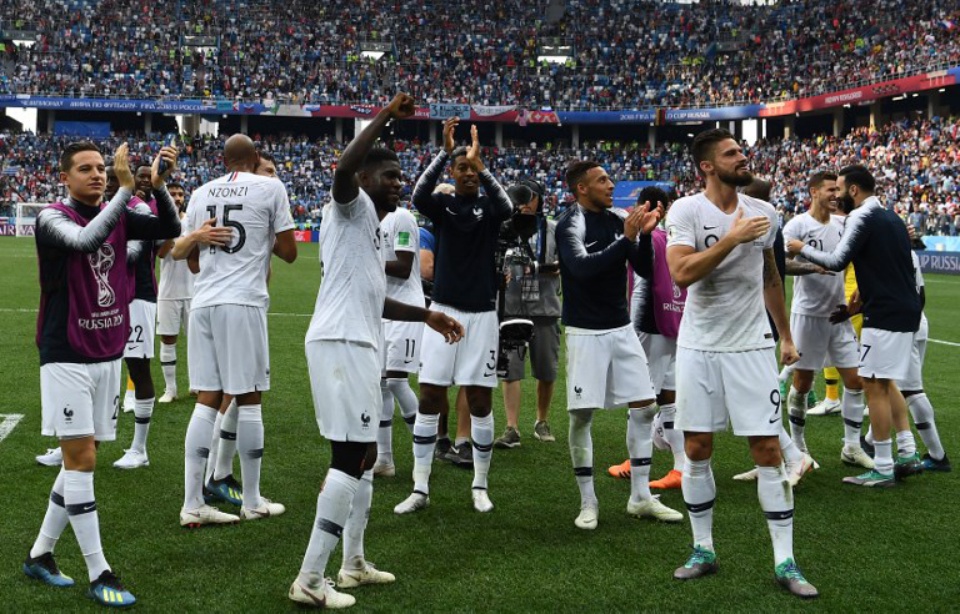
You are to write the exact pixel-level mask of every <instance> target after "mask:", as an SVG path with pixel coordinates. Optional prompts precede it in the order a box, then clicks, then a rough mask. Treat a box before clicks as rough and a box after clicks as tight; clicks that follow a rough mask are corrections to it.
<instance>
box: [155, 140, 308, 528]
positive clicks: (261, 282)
mask: <svg viewBox="0 0 960 614" xmlns="http://www.w3.org/2000/svg"><path fill="white" fill-rule="evenodd" d="M223 158H224V163H225V164H226V166H227V169H228V171H229V174H227V175H224V176H223V177H220V178H219V179H216V180H214V181H211V182H208V183H206V184H204V185H202V186H201V187H200V188H198V189H197V190H196V191H194V193H193V194H192V195H191V197H190V204H189V205H188V206H187V224H188V227H189V228H190V230H191V231H193V230H194V229H202V228H204V227H209V226H210V225H211V224H213V223H214V222H211V221H210V220H211V218H215V220H216V222H215V223H216V225H218V226H223V227H225V228H229V229H230V230H231V237H230V240H229V242H228V243H227V244H226V245H223V246H221V247H216V246H209V247H200V246H199V245H198V244H197V243H196V242H195V241H194V240H193V235H192V234H189V235H187V236H185V237H183V238H181V239H180V240H179V241H177V242H176V244H175V245H174V247H173V256H174V258H176V259H183V258H188V259H189V260H190V261H191V270H196V269H197V268H198V269H199V273H198V274H197V277H196V279H195V281H194V296H193V302H192V304H191V308H190V309H191V310H190V336H189V337H188V339H187V342H188V346H187V349H188V356H187V358H188V363H189V371H190V382H191V385H192V386H194V387H195V388H196V389H197V390H198V396H197V403H196V406H195V408H194V411H193V415H192V416H191V418H190V424H189V426H188V427H187V435H186V439H185V444H184V448H185V450H184V461H185V462H184V474H185V475H184V485H185V492H184V502H183V508H182V509H181V511H180V524H181V525H182V526H187V527H196V526H200V525H203V524H220V523H229V522H236V521H238V520H239V518H238V517H237V516H234V515H232V514H225V513H223V512H220V511H219V510H217V509H216V508H214V507H211V506H209V505H205V504H204V501H203V497H202V491H203V478H204V468H205V465H206V461H207V456H208V455H209V452H210V450H209V446H210V441H211V438H212V436H213V430H214V423H215V420H216V415H217V412H218V408H220V407H221V404H222V401H223V395H224V393H226V394H229V395H231V396H234V397H236V399H237V406H238V409H239V412H238V418H237V449H238V451H239V453H240V466H241V467H242V468H243V506H242V507H241V508H240V516H241V517H242V518H244V519H245V520H255V519H258V518H266V517H269V516H276V515H278V514H282V513H283V512H284V511H285V508H284V507H283V505H281V504H279V503H273V502H271V501H269V500H267V499H265V498H263V497H261V496H260V464H261V460H262V457H263V417H262V414H261V405H260V403H261V395H262V393H263V391H265V390H269V389H270V358H269V349H268V343H267V313H266V311H267V310H266V308H267V302H268V301H269V295H268V294H267V271H268V270H269V266H270V257H271V254H276V255H277V256H279V257H280V258H281V259H282V260H284V261H286V262H293V261H294V260H296V258H297V244H296V242H295V240H294V235H293V228H294V225H293V219H292V218H291V216H290V202H289V200H288V199H287V191H286V189H285V188H284V187H283V184H282V183H281V182H280V181H279V180H277V179H272V178H267V177H261V176H258V175H255V174H254V171H255V170H256V168H257V164H258V162H259V156H258V154H257V150H256V148H255V147H254V145H253V141H251V140H250V138H249V137H247V136H245V135H242V134H237V135H234V136H232V137H230V138H229V139H227V142H226V145H225V146H224V151H223Z"/></svg>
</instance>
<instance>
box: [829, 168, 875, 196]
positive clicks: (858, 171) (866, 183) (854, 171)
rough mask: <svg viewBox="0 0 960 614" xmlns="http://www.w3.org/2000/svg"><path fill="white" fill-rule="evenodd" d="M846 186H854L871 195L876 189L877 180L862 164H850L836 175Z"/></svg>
mask: <svg viewBox="0 0 960 614" xmlns="http://www.w3.org/2000/svg"><path fill="white" fill-rule="evenodd" d="M838 175H840V176H841V177H843V180H844V181H845V182H846V184H847V185H848V186H851V185H855V186H857V187H858V188H860V189H861V190H863V191H864V192H866V193H867V194H873V192H874V190H876V189H877V180H876V179H874V178H873V174H871V173H870V171H869V170H867V167H866V166H864V165H862V164H851V165H850V166H845V167H843V168H841V169H840V172H839V173H838Z"/></svg>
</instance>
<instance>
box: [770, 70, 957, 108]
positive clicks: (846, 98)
mask: <svg viewBox="0 0 960 614" xmlns="http://www.w3.org/2000/svg"><path fill="white" fill-rule="evenodd" d="M958 72H960V68H952V69H950V70H938V71H935V72H929V73H924V74H922V75H913V76H912V77H904V78H902V79H894V80H892V81H884V82H883V83H874V84H873V85H864V86H861V87H856V88H853V89H849V90H843V91H840V92H833V93H830V94H821V95H820V96H814V97H813V98H800V99H798V100H785V101H783V102H771V103H767V104H765V105H763V108H762V109H761V110H760V117H777V116H780V115H792V114H794V113H803V112H805V111H816V110H817V109H829V108H831V107H839V106H842V105H845V104H859V103H863V102H873V101H874V100H879V99H882V98H889V97H892V96H898V95H900V94H908V93H911V92H919V91H923V90H930V89H935V88H941V87H946V86H948V85H954V84H955V83H957V73H958Z"/></svg>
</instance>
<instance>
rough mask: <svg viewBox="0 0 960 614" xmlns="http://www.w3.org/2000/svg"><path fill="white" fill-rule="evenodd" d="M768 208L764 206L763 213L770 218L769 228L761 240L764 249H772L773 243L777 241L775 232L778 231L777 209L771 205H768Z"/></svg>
mask: <svg viewBox="0 0 960 614" xmlns="http://www.w3.org/2000/svg"><path fill="white" fill-rule="evenodd" d="M768 207H769V208H766V207H765V208H764V211H763V212H764V215H766V216H767V218H769V220H770V230H769V231H768V232H767V237H766V239H764V241H763V247H764V249H773V245H774V243H776V242H777V233H778V232H779V231H780V219H779V218H778V217H777V210H776V209H774V208H773V207H772V206H770V205H768ZM784 237H786V235H784Z"/></svg>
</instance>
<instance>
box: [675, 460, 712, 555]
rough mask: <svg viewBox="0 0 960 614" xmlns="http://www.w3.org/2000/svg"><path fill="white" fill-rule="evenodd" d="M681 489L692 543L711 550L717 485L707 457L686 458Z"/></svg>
mask: <svg viewBox="0 0 960 614" xmlns="http://www.w3.org/2000/svg"><path fill="white" fill-rule="evenodd" d="M681 490H682V492H683V502H684V503H685V504H686V506H687V513H688V515H689V516H690V527H691V528H692V529H693V545H694V546H700V547H701V548H705V549H707V550H710V551H711V552H713V551H714V550H713V504H714V501H715V500H716V498H717V485H716V483H715V482H714V480H713V469H712V468H711V467H710V459H709V458H708V459H707V460H702V461H694V460H690V459H689V458H688V459H687V462H686V463H685V464H684V466H683V479H682V480H681Z"/></svg>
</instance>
